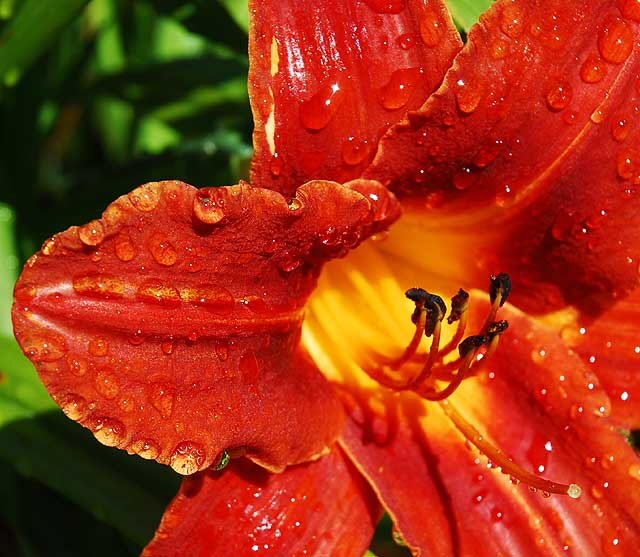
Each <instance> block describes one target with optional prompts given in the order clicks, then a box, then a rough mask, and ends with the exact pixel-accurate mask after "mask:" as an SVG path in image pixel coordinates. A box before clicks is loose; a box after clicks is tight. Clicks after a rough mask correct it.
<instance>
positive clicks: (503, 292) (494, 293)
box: [482, 273, 511, 330]
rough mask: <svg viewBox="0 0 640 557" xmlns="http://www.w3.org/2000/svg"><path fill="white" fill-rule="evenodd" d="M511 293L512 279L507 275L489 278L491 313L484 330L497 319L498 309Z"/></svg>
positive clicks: (501, 274)
mask: <svg viewBox="0 0 640 557" xmlns="http://www.w3.org/2000/svg"><path fill="white" fill-rule="evenodd" d="M510 293H511V279H510V278H509V275H508V274H507V273H500V274H499V275H497V276H496V275H491V277H489V299H490V300H491V311H490V312H489V315H488V316H487V320H486V321H485V323H484V327H483V328H482V329H483V330H485V329H487V327H489V325H491V323H493V322H494V321H495V319H496V315H497V314H498V309H500V308H501V307H502V306H503V305H504V303H505V302H506V301H507V298H508V297H509V294H510Z"/></svg>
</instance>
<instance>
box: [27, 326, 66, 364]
mask: <svg viewBox="0 0 640 557" xmlns="http://www.w3.org/2000/svg"><path fill="white" fill-rule="evenodd" d="M20 344H21V346H22V350H23V351H24V353H25V354H26V355H27V357H28V358H29V359H30V360H31V361H32V362H55V361H56V360H59V359H60V358H62V357H63V356H64V355H65V354H66V353H67V345H66V342H65V341H64V339H63V338H62V337H59V336H57V335H56V336H54V335H50V334H46V333H35V332H34V333H31V334H27V335H25V336H24V337H22V338H20Z"/></svg>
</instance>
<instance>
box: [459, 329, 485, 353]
mask: <svg viewBox="0 0 640 557" xmlns="http://www.w3.org/2000/svg"><path fill="white" fill-rule="evenodd" d="M488 341H489V338H488V337H487V336H486V335H472V336H470V337H467V338H465V339H464V340H463V341H462V342H461V343H460V345H459V346H458V352H460V357H461V358H464V357H465V356H467V355H468V354H469V352H470V351H471V350H476V349H477V348H480V347H481V346H482V345H483V344H486V343H487V342H488Z"/></svg>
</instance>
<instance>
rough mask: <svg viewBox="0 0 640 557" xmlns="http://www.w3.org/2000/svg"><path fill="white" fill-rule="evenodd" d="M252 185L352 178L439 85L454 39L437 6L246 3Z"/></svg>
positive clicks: (398, 0)
mask: <svg viewBox="0 0 640 557" xmlns="http://www.w3.org/2000/svg"><path fill="white" fill-rule="evenodd" d="M250 11H251V16H252V18H251V27H250V43H249V53H250V59H251V68H250V72H249V92H250V97H251V104H252V109H253V115H254V121H255V132H254V146H255V156H254V159H253V165H252V182H253V183H255V184H256V185H260V186H261V187H267V188H271V189H276V190H279V191H282V192H286V193H291V192H293V191H294V190H295V188H297V187H298V186H299V185H300V184H303V183H304V182H306V181H308V180H310V179H313V178H322V179H331V180H336V181H338V182H346V181H347V180H350V179H353V178H356V177H358V176H359V175H360V173H361V171H362V169H363V168H364V167H365V166H366V165H367V164H368V163H369V162H370V161H371V159H372V157H373V155H374V153H375V150H376V146H377V142H378V139H379V138H380V136H381V135H382V132H383V131H384V130H385V129H386V128H387V127H388V126H389V125H390V124H392V123H395V122H397V121H398V120H400V119H401V118H402V117H403V116H404V115H405V114H406V112H407V110H411V109H415V108H417V107H419V106H420V105H421V104H422V103H423V102H424V101H425V99H426V98H427V97H428V96H429V94H430V93H431V92H432V91H434V90H435V88H436V87H437V86H438V85H439V84H440V83H441V81H442V78H443V76H444V73H445V71H446V70H447V68H448V67H449V65H450V63H451V60H452V59H453V56H454V55H455V53H456V52H457V51H458V50H459V48H460V46H461V42H460V37H459V35H458V33H457V31H456V29H455V27H454V26H453V23H452V21H451V18H450V16H449V14H448V12H447V10H446V7H445V6H444V2H442V0H394V1H392V2H388V1H380V0H366V1H360V0H348V1H341V2H335V1H328V0H320V1H318V0H297V1H294V2H288V1H280V0H278V1H260V2H252V3H250Z"/></svg>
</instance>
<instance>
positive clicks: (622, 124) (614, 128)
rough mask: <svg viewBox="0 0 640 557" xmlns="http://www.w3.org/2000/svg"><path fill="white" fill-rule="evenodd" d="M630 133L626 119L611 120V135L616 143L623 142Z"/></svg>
mask: <svg viewBox="0 0 640 557" xmlns="http://www.w3.org/2000/svg"><path fill="white" fill-rule="evenodd" d="M630 131H631V126H630V125H629V122H628V121H627V119H626V118H613V120H611V135H612V136H613V139H615V140H616V141H618V142H622V141H624V140H625V139H626V138H627V136H628V135H629V132H630Z"/></svg>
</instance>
